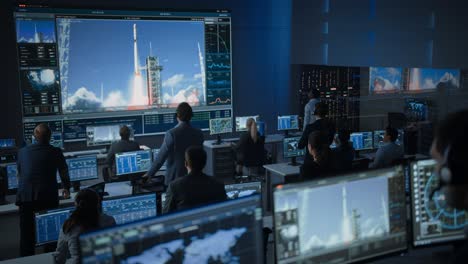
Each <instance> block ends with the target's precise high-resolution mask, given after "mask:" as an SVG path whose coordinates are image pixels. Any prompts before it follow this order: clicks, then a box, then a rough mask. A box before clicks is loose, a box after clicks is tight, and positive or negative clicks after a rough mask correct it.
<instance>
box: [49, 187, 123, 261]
mask: <svg viewBox="0 0 468 264" xmlns="http://www.w3.org/2000/svg"><path fill="white" fill-rule="evenodd" d="M75 206H76V208H75V210H74V211H73V212H72V214H71V215H70V217H69V218H68V219H67V220H66V221H65V223H63V226H62V230H60V235H59V239H58V243H57V250H56V252H55V254H54V258H55V262H56V263H67V264H71V263H79V262H80V258H79V249H78V237H79V235H80V234H81V233H84V232H88V231H91V230H94V229H97V228H100V227H107V226H113V225H115V219H114V218H113V217H112V216H108V215H105V214H103V213H102V212H101V198H100V196H99V195H98V193H97V192H95V191H94V190H91V189H83V190H81V191H80V192H79V193H78V194H77V195H76V197H75Z"/></svg>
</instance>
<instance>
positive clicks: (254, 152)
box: [236, 118, 265, 175]
mask: <svg viewBox="0 0 468 264" xmlns="http://www.w3.org/2000/svg"><path fill="white" fill-rule="evenodd" d="M246 127H247V131H246V132H244V133H243V134H242V135H241V136H240V139H239V143H237V146H236V152H237V153H236V154H237V155H236V156H237V169H236V170H237V174H238V175H243V174H244V173H243V168H244V166H245V167H247V168H250V167H260V166H262V165H263V164H264V163H265V137H262V136H260V133H258V131H257V123H255V119H253V118H249V119H247V125H246Z"/></svg>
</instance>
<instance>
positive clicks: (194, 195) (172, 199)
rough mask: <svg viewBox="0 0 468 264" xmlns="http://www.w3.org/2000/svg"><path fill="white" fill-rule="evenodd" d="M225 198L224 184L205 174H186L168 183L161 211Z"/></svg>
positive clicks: (169, 210)
mask: <svg viewBox="0 0 468 264" xmlns="http://www.w3.org/2000/svg"><path fill="white" fill-rule="evenodd" d="M224 200H226V191H225V190H224V184H222V183H220V182H218V181H217V180H215V179H214V178H213V177H210V176H206V175H205V174H203V173H202V174H198V175H195V174H188V175H187V176H184V177H182V178H179V179H176V180H174V181H173V182H172V183H171V184H169V188H168V189H167V192H166V203H165V204H164V206H163V212H164V213H167V212H172V211H176V210H181V209H188V208H191V207H196V206H200V205H205V204H210V203H216V202H220V201H224Z"/></svg>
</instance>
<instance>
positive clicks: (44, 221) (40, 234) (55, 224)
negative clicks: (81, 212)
mask: <svg viewBox="0 0 468 264" xmlns="http://www.w3.org/2000/svg"><path fill="white" fill-rule="evenodd" d="M74 209H75V208H74V207H68V208H63V209H56V210H49V211H45V212H40V213H36V218H35V223H36V245H41V244H45V243H50V242H55V241H57V240H58V237H59V234H60V230H61V229H62V226H63V223H65V220H67V218H68V217H70V215H71V213H72V212H73V210H74Z"/></svg>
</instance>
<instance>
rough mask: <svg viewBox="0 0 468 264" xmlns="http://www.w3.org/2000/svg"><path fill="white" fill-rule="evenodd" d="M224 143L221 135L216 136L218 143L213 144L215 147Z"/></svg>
mask: <svg viewBox="0 0 468 264" xmlns="http://www.w3.org/2000/svg"><path fill="white" fill-rule="evenodd" d="M222 142H223V141H222V140H221V135H216V141H215V142H213V145H221V143H222Z"/></svg>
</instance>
